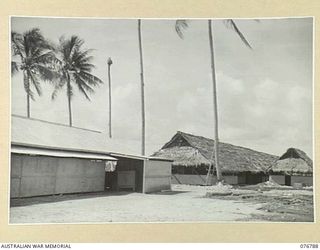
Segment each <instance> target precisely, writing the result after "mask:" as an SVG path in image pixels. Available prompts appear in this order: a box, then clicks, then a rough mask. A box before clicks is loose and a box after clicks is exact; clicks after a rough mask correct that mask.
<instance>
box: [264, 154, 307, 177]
mask: <svg viewBox="0 0 320 250" xmlns="http://www.w3.org/2000/svg"><path fill="white" fill-rule="evenodd" d="M312 166H313V163H312V160H311V159H310V158H309V157H308V156H307V154H306V153H305V152H303V151H302V150H300V149H297V148H289V149H288V150H287V152H285V153H284V154H283V155H282V156H281V157H280V158H279V159H278V160H277V161H276V162H275V163H274V164H273V165H272V166H271V167H270V169H269V172H270V173H278V174H287V175H298V174H312V172H313V167H312Z"/></svg>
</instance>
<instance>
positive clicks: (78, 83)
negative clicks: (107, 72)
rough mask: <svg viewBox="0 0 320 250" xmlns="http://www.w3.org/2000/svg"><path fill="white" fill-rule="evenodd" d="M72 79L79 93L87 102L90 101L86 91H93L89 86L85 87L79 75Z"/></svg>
mask: <svg viewBox="0 0 320 250" xmlns="http://www.w3.org/2000/svg"><path fill="white" fill-rule="evenodd" d="M74 79H75V81H76V83H77V86H78V89H79V91H80V92H81V93H82V94H83V95H84V96H85V97H86V99H87V100H89V101H91V100H90V97H89V96H88V94H87V92H86V91H89V92H91V93H93V92H94V90H93V89H92V88H91V87H90V86H89V85H87V84H86V83H85V82H84V81H83V80H82V79H81V77H80V76H79V75H75V76H74Z"/></svg>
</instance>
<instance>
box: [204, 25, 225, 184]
mask: <svg viewBox="0 0 320 250" xmlns="http://www.w3.org/2000/svg"><path fill="white" fill-rule="evenodd" d="M208 32H209V44H210V58H211V78H212V90H213V95H212V97H213V114H214V116H213V117H214V160H215V167H216V172H217V181H218V182H221V181H222V174H221V170H220V165H219V134H218V100H217V84H216V71H215V63H214V47H213V34H212V21H211V20H208ZM210 175H211V166H210V168H209V171H208V175H207V184H208V179H209V177H210Z"/></svg>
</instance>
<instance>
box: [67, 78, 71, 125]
mask: <svg viewBox="0 0 320 250" xmlns="http://www.w3.org/2000/svg"><path fill="white" fill-rule="evenodd" d="M71 95H72V91H71V83H70V76H69V75H67V96H68V111H69V126H70V127H72V107H71Z"/></svg>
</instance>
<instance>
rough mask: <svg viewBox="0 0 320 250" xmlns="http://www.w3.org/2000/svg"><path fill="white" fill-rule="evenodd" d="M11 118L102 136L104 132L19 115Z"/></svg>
mask: <svg viewBox="0 0 320 250" xmlns="http://www.w3.org/2000/svg"><path fill="white" fill-rule="evenodd" d="M11 116H13V117H17V118H21V119H25V120H30V121H36V122H42V123H46V124H51V125H56V126H61V127H67V128H74V129H80V130H84V131H89V132H93V133H99V134H102V132H101V131H98V130H93V129H88V128H81V127H76V126H69V125H67V124H63V123H58V122H51V121H46V120H42V119H38V118H33V117H26V116H22V115H17V114H11Z"/></svg>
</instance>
